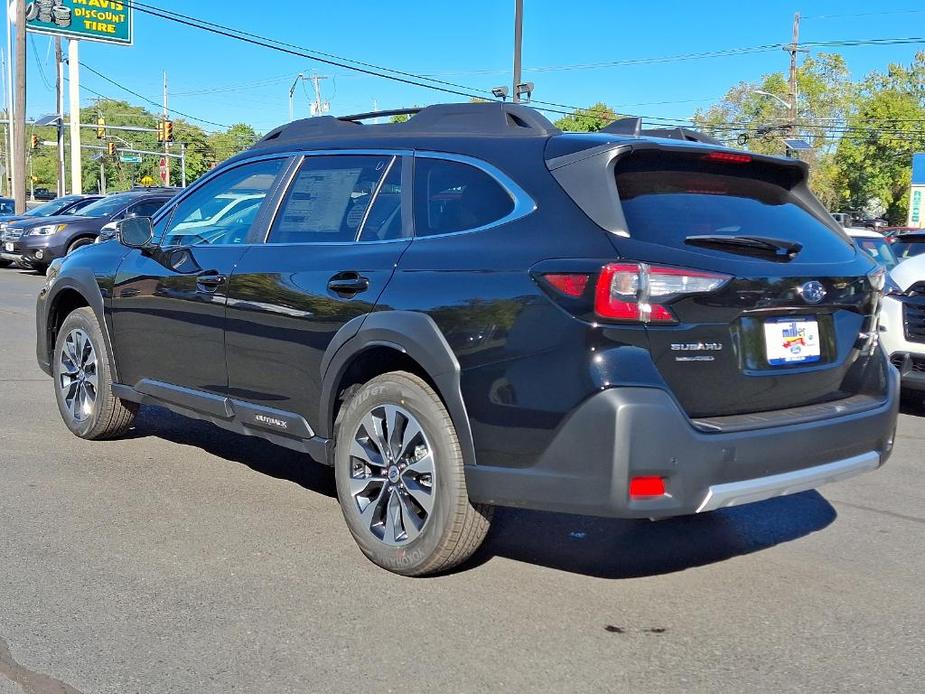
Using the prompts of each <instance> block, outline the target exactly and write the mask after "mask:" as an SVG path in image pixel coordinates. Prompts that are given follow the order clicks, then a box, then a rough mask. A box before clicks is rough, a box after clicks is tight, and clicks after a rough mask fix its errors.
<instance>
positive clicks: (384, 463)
mask: <svg viewBox="0 0 925 694" xmlns="http://www.w3.org/2000/svg"><path fill="white" fill-rule="evenodd" d="M435 483H436V467H435V465H434V457H433V449H432V448H431V446H430V444H429V442H428V440H427V436H426V435H425V434H424V431H423V429H422V428H421V425H420V423H419V422H418V421H417V419H416V418H415V417H414V415H412V414H411V413H410V412H408V411H407V410H405V409H404V408H402V407H399V406H397V405H380V406H378V407H374V408H373V409H372V410H371V411H370V412H368V413H367V414H366V416H365V417H363V419H362V420H361V421H360V425H359V427H358V428H357V430H356V431H355V432H354V434H353V437H352V440H351V442H350V496H351V498H352V499H353V503H355V504H356V508H357V510H358V511H359V513H360V518H361V521H362V523H363V526H364V527H365V528H368V529H369V532H370V533H372V535H373V536H374V537H375V538H376V539H377V540H379V541H381V542H384V543H385V544H388V545H391V546H398V545H404V544H407V543H409V542H411V541H413V540H414V539H415V538H416V537H418V536H419V535H420V534H421V532H422V531H423V529H424V526H425V525H426V524H427V522H428V520H429V519H430V516H431V513H432V511H433V507H434V494H435Z"/></svg>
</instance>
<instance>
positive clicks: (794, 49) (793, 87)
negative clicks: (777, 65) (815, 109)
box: [785, 12, 800, 137]
mask: <svg viewBox="0 0 925 694" xmlns="http://www.w3.org/2000/svg"><path fill="white" fill-rule="evenodd" d="M785 50H787V51H789V53H790V98H789V99H788V101H789V102H790V108H789V123H788V136H789V137H796V134H797V96H798V89H797V54H798V53H799V52H800V13H799V12H796V13H794V15H793V41H792V42H791V44H790V48H788V49H785Z"/></svg>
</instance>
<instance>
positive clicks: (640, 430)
mask: <svg viewBox="0 0 925 694" xmlns="http://www.w3.org/2000/svg"><path fill="white" fill-rule="evenodd" d="M887 373H889V384H888V389H887V390H888V392H887V397H886V398H885V399H884V400H883V401H881V402H879V403H877V404H876V405H875V406H873V407H871V408H870V409H867V410H865V411H863V412H852V413H850V414H845V415H842V416H835V417H830V418H827V419H822V420H820V419H814V420H812V421H807V422H799V423H791V424H787V425H782V426H770V427H764V428H755V429H750V430H746V431H734V432H723V433H707V432H703V431H700V430H698V429H696V428H695V427H694V426H693V425H692V423H691V420H690V419H689V418H688V417H687V416H686V415H685V414H684V413H683V412H682V411H681V410H680V408H679V407H678V405H677V404H676V403H675V401H674V400H673V399H672V398H671V397H670V396H669V395H668V393H666V392H665V391H663V390H659V389H656V388H637V387H631V388H630V387H627V388H611V389H609V390H606V391H603V392H601V393H598V394H597V395H594V396H593V397H591V398H590V399H589V400H588V401H586V402H585V403H584V404H583V405H582V406H581V407H580V408H579V409H578V410H576V411H575V412H574V413H573V415H572V416H571V417H570V418H569V420H568V421H567V422H566V423H565V424H564V425H563V426H562V427H561V429H560V431H559V433H558V435H557V436H556V438H555V439H554V440H553V442H552V444H551V445H550V446H549V448H548V449H547V450H546V452H545V453H544V454H543V455H542V456H541V457H540V459H539V460H538V461H537V463H536V465H534V466H532V467H529V468H517V469H512V468H502V467H486V466H481V465H474V466H468V467H467V468H466V482H467V485H468V488H469V495H470V498H472V500H473V501H476V502H481V503H491V504H497V505H501V506H515V507H522V508H534V509H540V510H549V511H561V512H566V513H579V514H586V515H596V516H611V517H623V518H667V517H671V516H678V515H687V514H693V513H699V512H704V511H710V510H714V509H717V508H722V507H725V506H733V505H737V504H743V503H751V502H754V501H760V500H762V499H767V498H771V497H774V496H779V495H782V494H789V493H793V492H798V491H804V490H806V489H813V488H815V487H817V486H819V485H821V484H824V483H826V482H831V481H834V480H840V479H844V478H846V477H850V476H853V475H856V474H860V473H861V472H865V471H867V470H872V469H874V468H876V467H879V466H880V465H882V464H883V463H884V462H885V461H886V459H887V458H888V457H889V455H890V452H891V449H892V445H893V436H894V432H895V429H896V417H897V411H898V399H899V375H898V374H897V372H896V371H895V370H893V369H888V370H887ZM637 476H640V477H641V476H646V477H648V476H657V477H662V478H663V479H664V481H665V485H666V494H665V495H664V496H660V497H648V498H641V499H630V498H629V494H628V486H629V480H630V479H631V478H633V477H637Z"/></svg>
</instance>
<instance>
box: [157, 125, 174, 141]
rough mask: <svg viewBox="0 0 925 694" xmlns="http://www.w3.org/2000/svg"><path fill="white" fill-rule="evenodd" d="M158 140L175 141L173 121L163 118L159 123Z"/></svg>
mask: <svg viewBox="0 0 925 694" xmlns="http://www.w3.org/2000/svg"><path fill="white" fill-rule="evenodd" d="M157 141H158V142H173V121H172V120H162V121H161V122H160V123H158V124H157Z"/></svg>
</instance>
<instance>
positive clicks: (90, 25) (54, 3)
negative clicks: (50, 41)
mask: <svg viewBox="0 0 925 694" xmlns="http://www.w3.org/2000/svg"><path fill="white" fill-rule="evenodd" d="M20 2H23V0H20ZM26 26H27V27H28V28H29V31H34V32H37V33H40V34H54V35H56V36H66V37H68V38H72V39H81V40H87V41H105V42H106V43H120V44H124V45H131V44H132V10H131V8H129V7H126V4H125V3H124V2H115V1H114V0H32V2H28V3H27V4H26Z"/></svg>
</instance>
